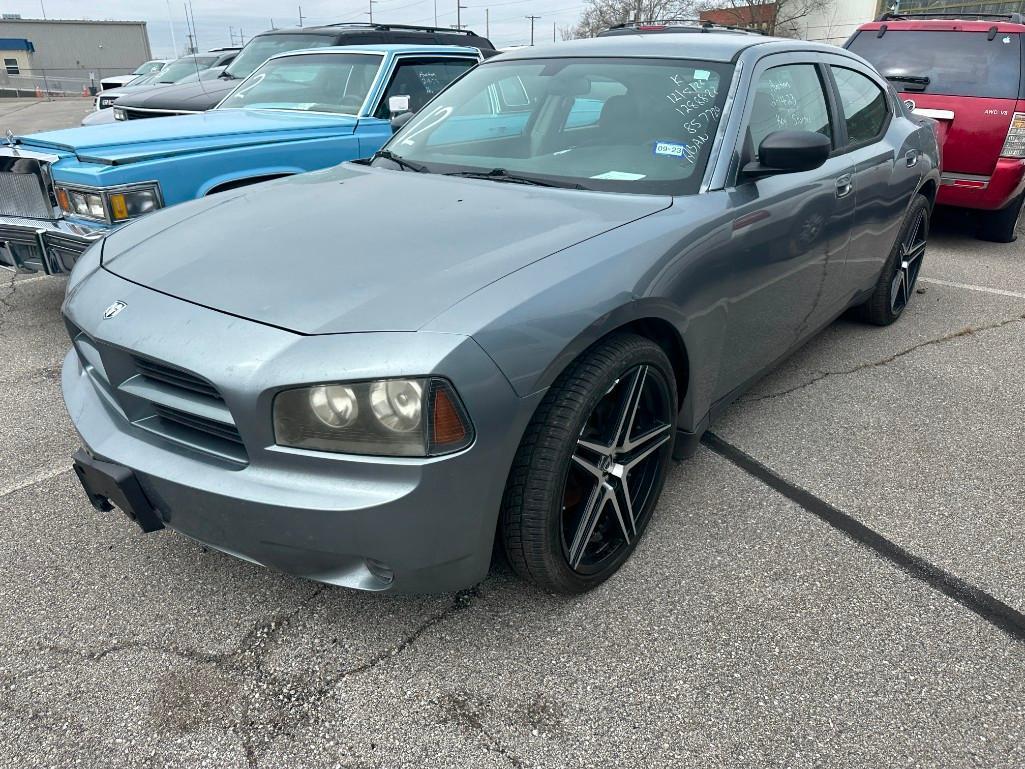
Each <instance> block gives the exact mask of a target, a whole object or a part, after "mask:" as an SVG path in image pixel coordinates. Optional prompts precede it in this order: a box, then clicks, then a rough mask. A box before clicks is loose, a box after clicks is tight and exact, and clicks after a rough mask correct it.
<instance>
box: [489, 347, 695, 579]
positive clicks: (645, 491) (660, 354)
mask: <svg viewBox="0 0 1025 769" xmlns="http://www.w3.org/2000/svg"><path fill="white" fill-rule="evenodd" d="M677 403H678V401H677V396H676V381H675V378H674V375H673V368H672V365H671V364H670V362H669V359H668V357H666V354H665V352H664V351H663V350H662V348H661V347H659V346H658V345H657V344H655V343H654V342H652V341H651V340H649V339H646V338H644V337H641V336H638V335H635V334H628V333H617V334H615V335H612V336H610V337H608V338H606V339H604V340H602V341H600V342H598V343H596V344H595V345H593V346H592V347H590V348H588V349H587V350H586V351H585V352H584V353H583V354H582V355H581V356H580V357H579V358H577V359H576V360H575V361H574V362H573V363H572V364H571V365H570V366H569V368H568V369H567V370H566V371H564V372H563V373H562V374H561V375H560V376H559V378H558V379H557V380H556V381H555V382H554V383H553V384H552V386H551V388H550V389H549V391H548V392H547V393H546V395H545V397H544V399H543V400H542V401H541V404H540V405H539V406H538V409H537V411H536V413H535V414H534V417H533V419H532V420H531V422H530V424H529V426H528V427H527V430H526V432H525V433H524V436H523V439H522V441H521V442H520V446H519V449H518V450H517V453H516V457H515V459H514V461H513V467H512V470H511V472H510V474H509V480H508V482H507V484H506V489H505V495H504V498H503V501H502V512H501V517H500V521H499V526H500V534H501V538H502V543H503V545H504V549H505V553H506V556H507V557H508V559H509V563H510V565H511V566H512V567H513V570H514V571H515V572H516V573H517V574H518V575H519V576H520V577H522V578H523V579H525V580H527V581H529V582H533V583H534V584H536V585H537V586H539V587H540V588H542V589H544V590H548V591H551V592H556V593H566V594H575V593H583V592H585V591H587V590H590V589H591V588H593V587H595V586H596V585H599V584H601V583H602V582H604V581H605V580H606V579H608V578H609V577H610V576H612V574H614V573H615V572H616V571H617V570H618V569H619V567H620V566H621V565H622V564H623V562H624V561H626V559H627V558H628V557H629V556H630V554H631V553H632V552H633V550H634V549H635V548H636V546H637V542H638V541H639V540H640V538H641V536H642V535H643V533H644V530H645V528H646V527H647V524H648V521H649V520H650V519H651V515H652V512H653V511H654V508H655V505H656V503H657V502H658V498H659V495H660V494H661V493H662V487H663V485H664V483H665V478H666V474H667V472H668V469H669V465H670V460H671V456H672V448H673V438H674V437H675V434H676V418H677ZM610 491H611V493H609V492H610ZM592 521H593V523H592Z"/></svg>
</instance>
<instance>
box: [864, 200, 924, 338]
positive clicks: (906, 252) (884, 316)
mask: <svg viewBox="0 0 1025 769" xmlns="http://www.w3.org/2000/svg"><path fill="white" fill-rule="evenodd" d="M930 209H931V207H930V205H929V201H928V200H926V199H925V197H923V196H922V195H916V196H915V200H914V202H913V203H912V204H911V208H910V209H908V212H907V215H906V216H905V217H904V224H903V225H902V226H901V229H900V233H899V234H898V235H897V242H896V243H894V244H893V250H892V251H891V252H890V256H889V258H888V259H887V260H886V264H884V265H883V271H882V272H881V273H880V274H879V280H877V281H876V286H875V289H873V291H872V296H871V297H869V299H868V301H867V302H865V303H864V304H863V305H861V306H860V307H859V308H858V309H859V312H860V315H861V318H862V320H864V321H866V322H868V323H874V324H875V325H877V326H888V325H890V324H891V323H893V322H894V321H895V320H897V318H899V317H900V316H901V315H902V314H903V312H904V309H905V308H906V307H907V306H908V302H910V301H911V297H912V295H913V294H914V292H915V284H916V283H917V282H918V273H919V271H920V270H921V269H922V260H923V259H924V258H925V246H926V242H927V241H928V240H929V211H930Z"/></svg>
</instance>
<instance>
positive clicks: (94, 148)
mask: <svg viewBox="0 0 1025 769" xmlns="http://www.w3.org/2000/svg"><path fill="white" fill-rule="evenodd" d="M356 122H357V120H356V118H354V117H350V116H348V115H315V114H309V113H303V112H289V111H285V110H257V109H228V110H214V111H213V112H206V113H203V114H202V115H180V116H176V117H167V118H162V119H160V120H125V121H121V122H118V123H114V124H110V123H106V124H104V125H102V126H81V127H79V128H67V129H64V130H62V131H48V132H45V133H38V134H32V135H30V136H26V137H24V138H23V139H22V140H21V143H22V144H24V145H25V146H26V147H36V148H39V149H44V150H57V151H58V152H71V153H74V154H76V155H77V156H78V158H79V160H82V161H83V162H98V163H104V164H107V165H124V164H127V163H136V162H139V161H142V160H152V159H154V158H159V157H168V156H171V155H183V154H188V153H193V152H209V151H212V150H219V149H237V148H239V147H246V146H249V145H255V144H267V143H269V142H277V141H297V140H299V139H306V138H310V137H311V136H318V135H323V134H325V133H330V134H332V135H334V134H350V133H352V132H353V130H355V127H356Z"/></svg>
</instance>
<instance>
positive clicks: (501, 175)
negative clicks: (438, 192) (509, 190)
mask: <svg viewBox="0 0 1025 769" xmlns="http://www.w3.org/2000/svg"><path fill="white" fill-rule="evenodd" d="M445 176H462V177H464V178H466V179H491V180H492V181H496V182H509V183H510V184H529V185H531V186H532V187H568V188H569V189H573V190H585V189H587V188H586V187H584V186H583V185H582V184H572V183H567V184H559V183H557V182H546V181H543V180H541V179H535V178H533V177H531V176H520V175H518V174H511V173H509V172H508V171H506V170H505V169H504V168H492V169H491V170H490V171H451V172H449V173H447V174H445Z"/></svg>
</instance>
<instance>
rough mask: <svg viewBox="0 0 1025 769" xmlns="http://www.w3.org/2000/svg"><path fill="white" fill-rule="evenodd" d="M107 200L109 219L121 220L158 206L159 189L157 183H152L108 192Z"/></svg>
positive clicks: (131, 217) (140, 214)
mask: <svg viewBox="0 0 1025 769" xmlns="http://www.w3.org/2000/svg"><path fill="white" fill-rule="evenodd" d="M107 201H108V202H109V203H110V217H111V219H113V220H114V221H115V222H123V221H125V220H126V219H134V218H135V217H136V216H142V215H143V214H148V213H149V212H150V211H156V210H157V209H158V208H160V191H159V189H158V188H157V185H155V184H152V185H149V186H146V187H135V188H133V189H130V190H123V191H119V192H108V193H107Z"/></svg>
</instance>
